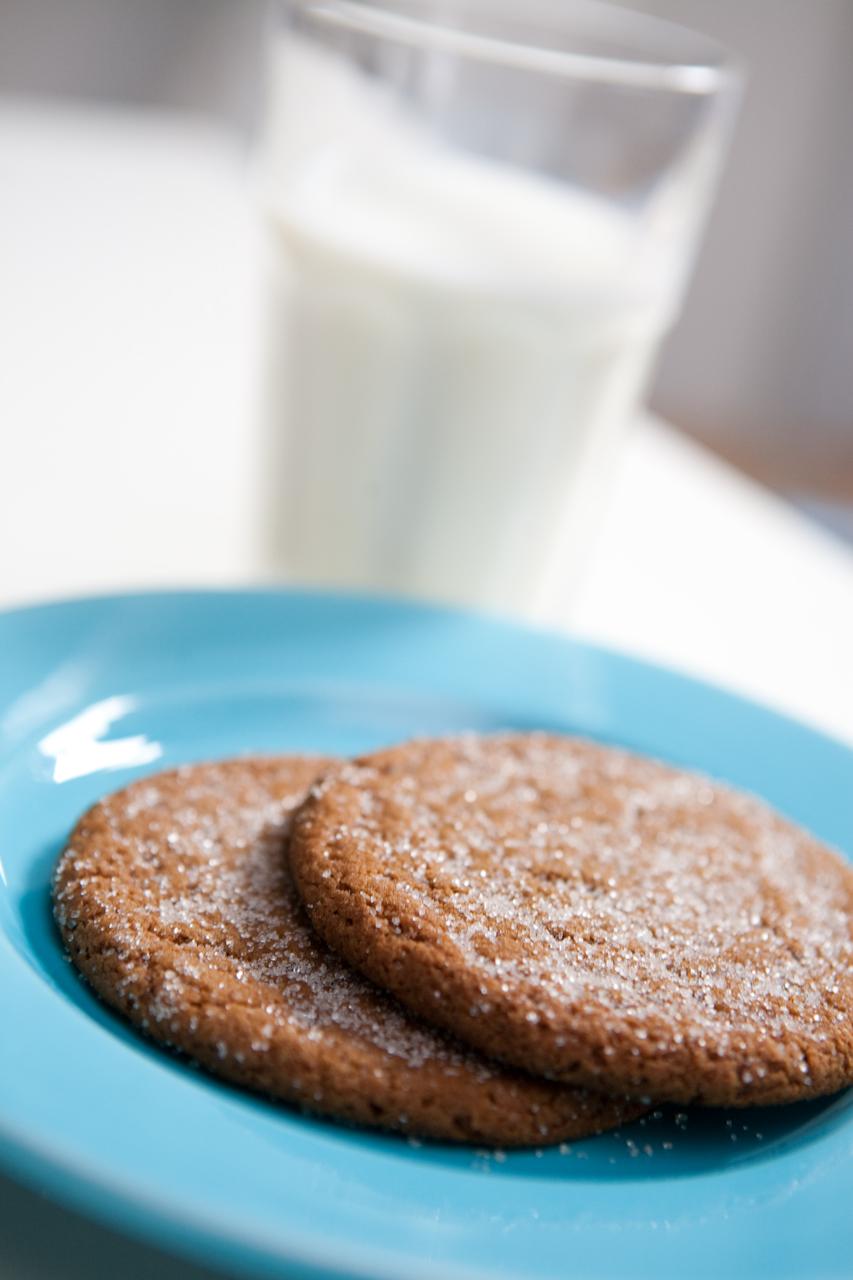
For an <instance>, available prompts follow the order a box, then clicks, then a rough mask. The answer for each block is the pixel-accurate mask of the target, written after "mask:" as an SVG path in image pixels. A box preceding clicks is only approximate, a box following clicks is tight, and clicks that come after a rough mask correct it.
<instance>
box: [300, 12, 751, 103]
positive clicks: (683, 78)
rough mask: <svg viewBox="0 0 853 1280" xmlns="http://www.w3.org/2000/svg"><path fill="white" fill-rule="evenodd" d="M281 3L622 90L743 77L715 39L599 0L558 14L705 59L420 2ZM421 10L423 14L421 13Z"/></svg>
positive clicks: (712, 88) (367, 31)
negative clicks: (519, 35) (484, 23)
mask: <svg viewBox="0 0 853 1280" xmlns="http://www.w3.org/2000/svg"><path fill="white" fill-rule="evenodd" d="M283 7H284V8H285V9H291V10H296V11H299V12H301V13H303V14H305V15H306V16H309V17H310V18H311V19H312V20H314V21H316V22H319V23H322V24H323V25H326V26H329V27H337V28H342V29H345V30H350V31H354V32H358V33H360V34H363V35H372V36H376V37H379V38H383V39H386V40H391V41H394V42H396V43H402V44H409V45H414V46H418V47H420V48H428V49H431V50H436V51H439V52H451V53H456V54H459V55H460V56H465V57H472V58H478V59H480V60H482V61H487V62H492V63H495V64H498V65H504V66H507V67H511V68H515V69H521V70H529V71H535V72H541V73H544V74H550V75H555V76H565V77H567V78H576V79H583V80H591V81H597V82H599V83H602V84H611V85H614V86H621V87H625V88H636V89H657V90H663V91H668V92H672V93H683V94H688V95H694V96H697V97H702V96H710V95H712V94H716V93H719V92H720V91H721V90H723V89H725V88H726V87H728V86H731V85H735V84H737V82H738V81H739V79H740V67H739V65H738V62H737V60H736V59H735V58H734V57H733V56H732V55H731V53H730V52H729V51H728V50H727V49H726V48H725V46H724V45H722V44H720V43H719V42H718V41H716V40H714V39H713V38H712V37H710V36H705V35H702V34H700V33H699V32H696V31H693V30H691V29H690V28H688V27H683V26H681V25H680V24H678V23H674V22H669V21H667V20H665V19H663V18H657V17H654V16H652V15H650V14H646V13H642V12H638V11H635V10H631V9H624V8H622V7H620V6H618V5H613V4H610V3H601V2H600V0H596V3H595V4H592V3H591V2H590V0H561V9H562V13H563V14H564V15H566V16H570V15H571V12H572V10H573V9H574V10H575V12H578V11H584V12H586V13H587V14H590V15H593V16H595V17H599V16H600V17H601V18H603V19H604V21H611V22H615V21H620V22H622V24H623V30H627V31H629V32H630V31H631V30H633V31H635V32H642V34H643V35H645V36H647V37H648V36H650V35H653V34H654V33H655V32H657V33H658V34H659V35H661V36H665V37H668V38H669V39H670V40H671V39H672V38H673V37H678V38H679V39H681V40H684V41H689V42H690V43H691V44H692V45H693V46H696V47H701V49H702V50H706V51H707V56H706V57H697V58H692V57H690V56H689V55H687V56H685V57H678V56H677V55H674V56H672V57H667V56H658V57H655V56H654V55H650V56H646V55H645V53H643V54H642V55H640V56H638V57H630V56H626V55H624V54H621V55H620V54H618V53H614V54H603V53H591V52H585V51H582V50H580V49H571V48H553V47H549V46H548V45H546V44H544V43H538V42H536V41H529V42H528V41H525V40H516V39H515V38H513V37H503V36H499V35H492V34H489V33H487V32H486V31H478V30H476V29H467V28H463V27H461V26H454V25H453V24H452V21H449V20H448V16H447V15H446V14H445V15H440V16H438V17H436V16H433V15H432V14H430V13H429V12H428V11H427V10H426V6H425V5H423V3H416V4H412V3H409V4H408V5H405V6H404V4H402V3H400V0H286V3H285V4H284V5H283ZM418 8H420V9H421V11H422V12H421V13H418V11H417V10H418ZM407 9H408V11H407Z"/></svg>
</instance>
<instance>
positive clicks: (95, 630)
mask: <svg viewBox="0 0 853 1280" xmlns="http://www.w3.org/2000/svg"><path fill="white" fill-rule="evenodd" d="M533 727H542V728H549V729H557V730H565V731H568V732H572V733H581V734H586V735H589V736H591V737H594V738H597V739H600V740H603V741H606V742H616V743H621V744H624V745H626V746H628V747H631V748H637V749H640V750H643V751H648V752H651V753H653V754H655V755H657V756H661V757H663V758H664V759H666V760H669V761H672V762H674V763H677V764H683V765H688V766H692V767H695V768H698V769H702V770H705V771H707V772H708V773H710V774H713V775H715V776H717V777H719V778H723V779H726V780H728V781H730V782H733V783H735V784H737V785H739V786H741V787H745V788H748V789H750V790H753V791H755V792H757V793H758V794H760V795H762V796H764V797H766V798H767V799H768V800H769V801H771V802H772V803H774V804H775V805H777V806H778V807H779V808H780V809H782V810H783V811H784V812H785V813H787V814H788V815H790V816H791V817H792V818H794V819H796V820H798V821H800V822H802V823H804V824H805V825H806V826H808V827H810V828H812V829H813V830H814V831H815V832H816V833H817V834H818V835H819V836H821V837H823V838H824V839H826V840H828V841H830V842H831V843H833V844H835V845H836V846H838V847H839V848H841V849H843V850H844V851H845V852H846V853H847V855H848V856H849V855H850V853H851V851H853V753H852V752H851V751H849V750H848V749H846V748H845V747H843V746H841V745H839V744H837V743H835V742H832V741H830V740H829V739H827V738H825V737H822V736H821V735H819V734H817V733H815V732H813V731H812V730H810V729H807V728H804V727H803V726H801V725H799V724H796V723H794V722H793V721H791V720H787V719H784V718H782V717H780V716H777V715H774V714H772V713H771V712H769V711H767V710H763V709H762V708H760V707H757V706H754V705H752V704H750V703H748V702H745V701H742V700H740V699H738V698H735V697H732V696H730V695H728V694H726V693H722V692H720V691H719V690H716V689H712V688H709V687H708V686H706V685H703V684H700V683H697V682H695V681H692V680H689V679H686V678H684V677H683V676H679V675H675V674H673V673H671V672H668V671H664V670H661V669H658V668H655V667H652V666H648V665H644V664H642V663H639V662H635V661H632V660H631V659H629V658H626V657H621V656H618V655H616V654H613V653H607V652H603V651H601V650H599V649H596V648H592V647H589V646H586V645H582V644H578V643H574V642H572V641H570V640H567V639H565V638H563V637H558V636H554V635H547V634H542V633H537V632H534V631H529V630H524V629H522V628H520V627H516V626H513V625H509V624H506V623H502V622H497V621H494V620H490V619H485V618H481V617H477V616H474V615H466V614H462V613H456V612H451V611H444V610H435V609H429V608H425V607H418V606H413V605H404V604H400V603H392V602H388V601H377V600H365V599H358V598H353V597H344V596H332V595H319V594H299V593H286V592H221V593H218V592H212V593H207V592H205V593H190V594H180V595H177V594H174V595H170V594H158V595H138V596H126V597H116V598H109V599H96V600H81V601H75V602H71V603H63V604H56V605H48V606H45V607H39V608H34V609H25V610H19V611H17V612H12V613H7V614H3V615H0V857H2V873H3V880H2V884H0V1029H2V1030H0V1037H2V1058H0V1073H2V1088H0V1161H2V1163H3V1165H4V1166H5V1168H6V1169H7V1171H8V1172H9V1173H11V1174H12V1176H14V1177H16V1178H18V1179H20V1180H22V1181H25V1182H33V1183H36V1184H38V1185H39V1186H41V1187H46V1188H48V1190H49V1191H50V1193H51V1194H52V1195H53V1196H55V1197H56V1198H57V1199H59V1200H62V1201H64V1202H65V1203H68V1204H71V1205H73V1206H75V1207H76V1208H78V1209H80V1210H82V1211H84V1212H85V1213H87V1214H89V1215H90V1216H92V1217H95V1218H97V1219H99V1220H101V1221H104V1222H108V1223H110V1224H112V1225H113V1226H117V1227H119V1228H121V1229H123V1230H125V1231H127V1232H130V1233H132V1234H136V1235H138V1236H140V1237H144V1238H145V1239H148V1240H150V1241H152V1242H154V1243H156V1244H158V1245H161V1246H163V1247H166V1248H169V1249H172V1250H176V1251H178V1252H182V1253H184V1254H187V1255H190V1256H194V1257H196V1258H198V1259H201V1260H203V1261H207V1262H218V1263H220V1264H221V1265H224V1266H227V1267H230V1268H233V1269H237V1270H241V1271H244V1272H247V1273H252V1274H255V1273H256V1274H258V1275H277V1276H281V1275H288V1276H291V1275H292V1276H298V1277H338V1278H341V1277H347V1278H349V1280H351V1278H353V1277H369V1278H370V1280H385V1278H386V1277H394V1278H395V1280H396V1278H403V1277H405V1278H406V1280H436V1278H437V1277H454V1280H456V1278H459V1280H466V1278H469V1280H473V1278H474V1277H491V1278H492V1280H507V1278H509V1277H516V1278H519V1280H520V1278H522V1277H523V1278H524V1280H539V1278H540V1277H553V1278H554V1280H558V1278H559V1280H566V1278H568V1277H575V1276H576V1277H583V1278H584V1280H593V1278H596V1277H598V1278H602V1280H603V1278H605V1277H607V1278H610V1280H612V1278H615V1277H620V1278H621V1277H628V1276H630V1277H634V1278H636V1280H641V1278H643V1277H649V1278H654V1280H665V1278H666V1277H679V1278H680V1277H684V1276H688V1275H689V1276H691V1277H693V1280H698V1278H701V1277H710V1276H714V1277H718V1276H726V1277H734V1276H749V1277H757V1276H772V1277H774V1280H782V1278H783V1277H794V1276H797V1277H809V1280H812V1278H815V1277H822V1278H824V1280H828V1278H830V1277H839V1278H840V1277H842V1276H844V1277H849V1275H850V1268H851V1257H853V1239H852V1238H851V1229H850V1219H851V1213H850V1206H851V1204H853V1161H851V1155H852V1154H853V1105H851V1104H853V1091H851V1092H850V1093H849V1094H847V1095H842V1096H839V1097H836V1098H834V1099H830V1100H827V1101H821V1102H816V1103H813V1104H810V1105H802V1106H796V1107H788V1108H779V1109H775V1110H767V1111H760V1112H759V1111H749V1112H730V1113H726V1112H721V1111H708V1112H704V1113H701V1112H691V1113H689V1114H687V1113H681V1112H678V1111H675V1110H666V1109H665V1110H663V1111H661V1112H658V1113H655V1114H654V1115H653V1116H650V1117H648V1118H647V1119H646V1120H645V1121H640V1122H638V1123H636V1124H634V1125H632V1126H631V1127H630V1128H628V1129H625V1130H623V1131H621V1132H619V1133H616V1134H612V1135H607V1136H605V1137H601V1138H596V1139H594V1140H590V1141H587V1142H582V1143H577V1144H574V1145H573V1146H572V1147H571V1148H570V1149H568V1150H560V1149H550V1150H546V1151H544V1152H540V1151H529V1152H523V1153H509V1154H506V1155H504V1154H503V1153H497V1154H494V1153H485V1154H484V1153H482V1152H475V1151H471V1150H456V1149H452V1148H450V1147H443V1146H435V1145H429V1144H425V1145H423V1146H413V1145H409V1144H408V1143H407V1142H406V1141H404V1140H402V1139H397V1138H394V1137H382V1136H377V1135H375V1134H372V1133H364V1132H360V1131H355V1130H348V1129H345V1128H341V1127H339V1126H336V1125H334V1124H331V1123H326V1122H323V1121H319V1120H314V1119H310V1118H307V1117H304V1116H301V1115H297V1114H296V1113H294V1112H292V1111H289V1110H287V1109H285V1108H284V1107H277V1106H275V1105H272V1104H270V1103H267V1102H264V1101H262V1100H259V1099H256V1098H254V1097H252V1096H250V1095H249V1094H246V1093H243V1092H241V1091H239V1090H237V1089H232V1088H229V1087H227V1086H225V1085H223V1084H220V1083H217V1082H216V1081H214V1080H212V1079H208V1078H207V1077H205V1076H204V1075H202V1074H201V1073H200V1072H197V1071H194V1070H191V1069H190V1068H189V1067H188V1066H187V1065H186V1064H184V1063H182V1062H180V1061H178V1060H177V1059H175V1058H172V1057H170V1056H169V1055H168V1054H167V1053H165V1052H162V1051H159V1050H158V1049H156V1048H154V1047H153V1046H151V1045H149V1044H147V1043H145V1042H144V1041H143V1040H142V1039H141V1038H140V1037H139V1036H137V1035H136V1034H135V1033H134V1032H133V1031H131V1030H130V1029H129V1028H128V1027H127V1026H125V1025H124V1024H123V1023H122V1022H121V1021H120V1019H119V1018H117V1017H115V1016H113V1014H111V1013H110V1012H109V1011H108V1010H107V1009H105V1008H104V1007H102V1006H101V1005H100V1004H99V1003H98V1001H97V1000H96V999H95V998H94V996H92V994H91V993H90V992H89V991H88V990H87V989H86V988H85V987H84V986H83V985H82V984H81V983H80V982H79V981H78V980H77V978H76V977H75V974H74V972H73V970H72V969H71V968H70V966H69V965H68V964H67V963H66V962H65V960H64V959H63V955H62V949H61V947H60V944H59V940H58V937H57V935H56V933H55V931H54V928H53V925H52V921H51V916H50V909H49V901H48V883H49V876H50V871H51V867H52V866H53V863H54V861H55V859H56V857H57V855H58V853H59V852H60V850H61V848H62V846H63V840H64V838H65V835H66V833H67V832H68V829H69V827H70V825H71V824H72V822H73V821H74V820H75V818H76V817H77V816H78V815H79V814H80V812H81V810H83V809H84V808H85V807H86V806H88V805H89V804H91V803H92V802H93V801H94V800H95V799H97V798H98V797H99V796H101V795H102V794H103V793H104V792H106V791H109V790H112V789H114V788H116V787H120V786H122V785H124V784H125V783H126V782H128V781H129V780H130V779H131V778H133V777H136V776H138V775H140V774H143V773H146V772H151V771H153V770H158V769H161V768H165V767H167V766H170V765H175V764H177V763H179V762H181V761H189V760H199V759H207V758H211V757H217V756H227V755H231V754H235V753H241V752H276V751H316V752H330V753H339V754H346V753H352V752H355V751H362V750H365V749H369V748H372V747H378V746H380V745H382V744H386V743H390V742H394V741H396V740H398V739H401V738H405V737H408V736H411V735H413V734H437V733H445V732H452V731H454V730H461V729H467V728H473V729H478V730H486V731H488V730H494V729H499V728H516V729H529V728H533Z"/></svg>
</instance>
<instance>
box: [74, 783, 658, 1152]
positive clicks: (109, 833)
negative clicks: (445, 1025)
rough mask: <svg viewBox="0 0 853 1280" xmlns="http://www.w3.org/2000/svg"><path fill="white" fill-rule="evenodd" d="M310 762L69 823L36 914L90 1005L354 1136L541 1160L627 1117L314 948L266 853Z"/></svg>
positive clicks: (621, 1108)
mask: <svg viewBox="0 0 853 1280" xmlns="http://www.w3.org/2000/svg"><path fill="white" fill-rule="evenodd" d="M326 764H328V762H323V761H320V760H316V759H278V760H237V761H231V762H227V763H223V764H206V765H195V766H190V767H187V768H183V769H179V770H177V771H175V772H172V773H165V774H161V775H159V776H156V777H151V778H146V779H144V780H143V781H141V782H136V783H134V784H133V785H132V786H130V787H128V788H127V789H126V790H124V791H119V792H118V793H117V794H115V795H112V796H109V797H108V798H107V799H105V800H103V801H102V802H101V803H100V804H97V805H95V807H94V808H93V809H91V810H90V811H89V813H87V814H86V815H85V816H84V817H83V818H82V819H81V820H80V822H79V823H78V825H77V827H76V829H75V831H74V832H73V834H72V836H71V840H70V844H69V847H68V849H67V850H66V852H65V853H64V854H63V855H62V857H61V859H60V861H59V864H58V866H57V869H56V873H55V877H54V913H55V916H56V920H57V923H58V924H59V928H60V930H61V932H62V936H63V938H64V940H65V943H66V946H67V947H68V950H69V952H70V955H71V958H72V959H73V961H74V963H75V964H76V965H77V967H78V969H79V970H80V971H81V972H82V973H83V974H84V975H85V976H86V978H88V980H89V982H90V983H91V984H92V986H93V987H94V988H95V990H96V991H97V992H98V994H99V995H101V996H102V997H103V998H104V999H105V1000H106V1001H107V1002H108V1003H109V1004H111V1005H113V1006H114V1007H115V1008H117V1009H119V1010H120V1011H121V1012H122V1013H123V1014H125V1015H126V1016H127V1017H128V1018H129V1019H130V1020H131V1021H132V1022H133V1023H135V1024H136V1026H138V1027H140V1028H141V1029H142V1030H143V1031H145V1032H147V1034H148V1035H150V1036H151V1037H153V1038H154V1039H155V1040H159V1041H161V1042H163V1043H164V1044H167V1045H170V1046H173V1047H175V1048H177V1049H180V1050H183V1052H184V1053H187V1054H189V1055H190V1056H191V1057H192V1058H194V1059H195V1060H196V1061H198V1062H200V1063H202V1064H203V1065H204V1066H205V1067H207V1068H208V1070H210V1071H212V1072H214V1073H215V1074H216V1075H218V1076H222V1077H224V1078H225V1079H226V1080H230V1081H233V1082H235V1083H237V1084H241V1085H246V1086H248V1087H249V1088H252V1089H257V1090H260V1091H262V1092H264V1093H268V1094H272V1095H275V1096H276V1097H278V1098H283V1099H286V1100H287V1101H289V1102H295V1103H297V1104H299V1105H301V1106H302V1107H304V1108H306V1109H308V1110H311V1111H316V1112H320V1113H322V1114H325V1115H331V1116H335V1117H338V1118H340V1119H344V1120H349V1121H354V1122H356V1123H359V1124H367V1125H374V1126H379V1127H381V1128H386V1129H397V1130H401V1131H403V1132H406V1133H410V1134H421V1135H424V1136H429V1137H434V1138H444V1139H448V1140H451V1141H460V1142H477V1143H488V1144H497V1145H501V1146H509V1145H527V1144H534V1145H542V1144H545V1143H548V1142H555V1141H559V1140H561V1139H563V1138H569V1137H580V1136H584V1135H588V1134H590V1133H594V1132H598V1131H599V1130H602V1129H607V1128H611V1127H613V1126H614V1125H616V1124H619V1123H620V1122H621V1121H622V1120H624V1119H631V1118H633V1117H634V1116H635V1115H637V1114H639V1108H637V1107H636V1106H628V1105H627V1104H620V1103H617V1102H613V1101H609V1100H606V1099H602V1098H598V1097H593V1096H591V1095H588V1094H586V1093H583V1092H581V1091H579V1090H575V1089H567V1088H565V1087H562V1086H558V1085H554V1084H550V1083H548V1082H546V1081H540V1080H535V1079H533V1078H532V1077H526V1076H523V1075H521V1074H520V1073H518V1072H515V1071H509V1070H507V1069H506V1068H503V1067H499V1066H495V1065H493V1064H491V1063H488V1062H486V1061H485V1060H484V1059H482V1058H480V1057H479V1056H477V1055H474V1054H472V1053H469V1052H467V1051H465V1050H462V1049H460V1048H458V1047H457V1046H456V1045H454V1044H453V1043H451V1041H450V1040H449V1039H448V1038H447V1037H445V1036H444V1035H442V1034H441V1033H439V1032H435V1031H433V1030H432V1029H430V1028H427V1027H423V1026H421V1025H419V1024H418V1023H417V1022H415V1021H414V1020H413V1019H412V1018H411V1017H410V1016H409V1015H408V1014H406V1013H404V1012H403V1011H402V1010H401V1009H399V1007H398V1006H397V1005H396V1003H395V1002H393V1001H392V1000H391V999H390V998H388V997H386V996H385V994H384V993H383V992H380V991H377V990H375V989H374V988H373V987H371V986H369V985H368V984H367V983H366V982H365V981H364V980H363V979H362V978H360V977H358V976H357V975H355V974H353V973H352V972H351V971H350V970H349V969H347V967H346V966H345V965H344V964H343V963H342V962H341V961H340V960H338V958H337V957H336V956H335V955H333V954H332V953H330V952H329V951H327V949H326V948H325V947H324V946H323V944H322V943H321V942H320V941H319V940H318V939H316V938H315V937H314V935H313V933H312V932H311V930H310V928H309V927H308V926H307V924H306V922H305V920H304V918H303V916H302V913H301V910H300V909H299V906H298V903H297V899H296V896H295V893H294V891H293V888H292V884H291V881H290V878H289V873H288V871H287V868H286V864H285V857H284V844H285V831H286V827H287V823H288V819H289V815H290V813H291V810H292V809H293V808H294V806H295V805H296V804H297V803H298V802H299V801H300V800H301V799H302V797H303V795H304V792H305V789H306V788H307V787H308V785H309V784H310V783H311V782H312V781H313V780H314V779H315V778H316V777H317V774H318V772H319V771H320V770H321V769H322V768H323V767H324V765H326Z"/></svg>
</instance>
